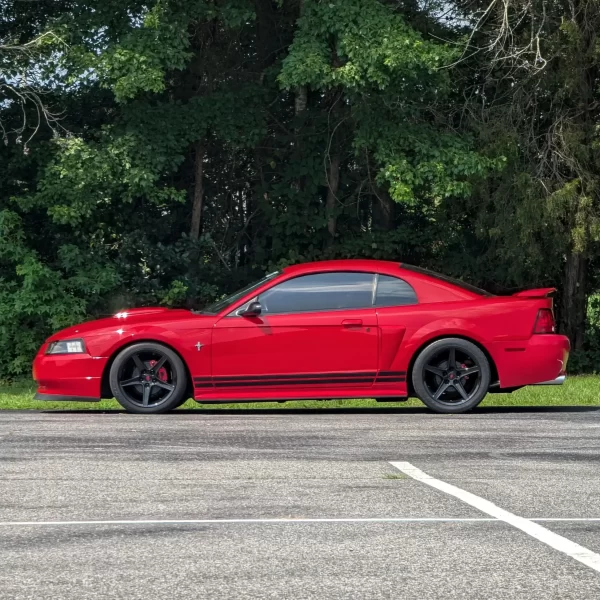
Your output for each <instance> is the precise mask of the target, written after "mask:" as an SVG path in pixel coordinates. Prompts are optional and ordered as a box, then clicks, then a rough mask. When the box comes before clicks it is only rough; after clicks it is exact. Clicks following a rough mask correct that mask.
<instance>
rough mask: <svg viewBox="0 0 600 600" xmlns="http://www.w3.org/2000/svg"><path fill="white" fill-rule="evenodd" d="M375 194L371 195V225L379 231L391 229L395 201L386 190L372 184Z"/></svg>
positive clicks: (392, 226)
mask: <svg viewBox="0 0 600 600" xmlns="http://www.w3.org/2000/svg"><path fill="white" fill-rule="evenodd" d="M373 191H374V192H376V194H377V195H376V196H374V197H373V226H374V228H375V229H379V230H381V231H391V230H392V229H393V228H394V213H395V208H396V203H395V202H394V201H393V200H392V198H391V197H390V195H389V193H388V191H387V190H384V189H381V188H380V187H379V186H373Z"/></svg>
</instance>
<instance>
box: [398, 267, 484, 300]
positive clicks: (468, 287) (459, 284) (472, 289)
mask: <svg viewBox="0 0 600 600" xmlns="http://www.w3.org/2000/svg"><path fill="white" fill-rule="evenodd" d="M400 266H401V267H402V268H403V269H406V270H407V271H414V272H415V273H422V274H423V275H429V277H435V278H436V279H441V280H442V281H445V282H446V283H451V284H452V285H455V286H456V287H459V288H462V289H463V290H467V291H469V292H473V293H474V294H479V295H480V296H493V295H494V294H490V293H489V292H486V291H485V290H482V289H481V288H478V287H475V286H474V285H471V284H470V283H465V282H464V281H461V280H460V279H455V278H454V277H448V276H447V275H440V273H436V272H435V271H430V270H429V269H422V268H421V267H415V266H413V265H407V264H406V263H402V264H401V265H400Z"/></svg>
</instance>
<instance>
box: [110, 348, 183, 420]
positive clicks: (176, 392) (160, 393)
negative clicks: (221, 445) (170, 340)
mask: <svg viewBox="0 0 600 600" xmlns="http://www.w3.org/2000/svg"><path fill="white" fill-rule="evenodd" d="M110 388H111V390H112V393H113V394H114V396H115V398H116V399H117V401H118V402H119V404H120V405H121V406H122V407H123V408H124V409H125V410H127V411H129V412H133V413H140V414H152V413H162V412H166V411H169V410H172V409H174V408H177V407H178V406H181V405H182V404H183V403H184V402H185V400H186V397H185V393H186V389H187V373H186V369H185V366H184V364H183V361H182V360H181V358H179V356H178V355H177V354H176V353H175V352H173V350H171V349H170V348H167V347H166V346H163V345H162V344H157V343H150V342H148V343H140V344H135V345H133V346H129V347H128V348H125V350H123V351H122V352H121V353H120V354H119V355H118V356H117V358H116V359H115V361H114V363H113V364H112V367H111V369H110Z"/></svg>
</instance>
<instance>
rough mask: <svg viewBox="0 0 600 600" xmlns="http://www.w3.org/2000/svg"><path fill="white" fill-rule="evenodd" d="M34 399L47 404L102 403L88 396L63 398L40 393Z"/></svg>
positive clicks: (57, 395) (59, 395) (58, 395)
mask: <svg viewBox="0 0 600 600" xmlns="http://www.w3.org/2000/svg"><path fill="white" fill-rule="evenodd" d="M33 399H34V400H44V401H46V402H100V398H90V397H88V396H63V395H61V394H40V393H39V392H38V393H37V394H36V395H35V396H34V397H33Z"/></svg>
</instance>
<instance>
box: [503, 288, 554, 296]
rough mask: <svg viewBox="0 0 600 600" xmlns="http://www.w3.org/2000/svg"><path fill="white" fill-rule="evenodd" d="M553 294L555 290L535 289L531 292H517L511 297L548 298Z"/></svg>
mask: <svg viewBox="0 0 600 600" xmlns="http://www.w3.org/2000/svg"><path fill="white" fill-rule="evenodd" d="M554 292H556V288H535V289H533V290H525V291H523V292H517V293H516V294H513V296H518V297H519V298H550V296H552V294H554Z"/></svg>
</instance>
